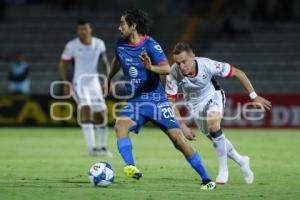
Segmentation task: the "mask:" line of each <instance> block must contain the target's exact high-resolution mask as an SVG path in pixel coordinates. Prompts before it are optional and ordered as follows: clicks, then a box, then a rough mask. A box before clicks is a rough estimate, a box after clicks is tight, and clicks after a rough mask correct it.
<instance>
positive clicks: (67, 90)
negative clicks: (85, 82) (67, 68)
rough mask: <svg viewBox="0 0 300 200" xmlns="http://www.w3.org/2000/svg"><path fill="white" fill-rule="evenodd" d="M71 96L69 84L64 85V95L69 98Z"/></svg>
mask: <svg viewBox="0 0 300 200" xmlns="http://www.w3.org/2000/svg"><path fill="white" fill-rule="evenodd" d="M70 94H71V85H70V84H66V83H65V84H64V95H65V96H69V95H70Z"/></svg>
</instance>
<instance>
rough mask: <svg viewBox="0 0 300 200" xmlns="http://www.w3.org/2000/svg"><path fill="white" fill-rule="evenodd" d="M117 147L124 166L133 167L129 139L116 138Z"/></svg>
mask: <svg viewBox="0 0 300 200" xmlns="http://www.w3.org/2000/svg"><path fill="white" fill-rule="evenodd" d="M117 146H118V149H119V153H120V154H121V156H122V158H123V160H124V162H125V163H126V165H134V160H133V155H132V143H131V140H130V138H129V137H125V138H118V139H117Z"/></svg>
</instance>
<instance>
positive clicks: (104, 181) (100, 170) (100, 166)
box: [89, 162, 115, 187]
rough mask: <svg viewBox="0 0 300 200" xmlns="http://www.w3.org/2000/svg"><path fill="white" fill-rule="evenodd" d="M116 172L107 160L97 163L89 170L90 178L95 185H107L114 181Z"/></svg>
mask: <svg viewBox="0 0 300 200" xmlns="http://www.w3.org/2000/svg"><path fill="white" fill-rule="evenodd" d="M114 178H115V173H114V170H113V169H112V167H111V165H110V164H108V163H106V162H99V163H95V164H94V165H93V166H92V167H91V168H90V171H89V179H90V181H91V183H92V184H93V185H94V186H100V187H107V186H109V185H111V184H112V183H113V182H114Z"/></svg>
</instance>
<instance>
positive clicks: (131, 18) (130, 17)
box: [122, 8, 152, 35]
mask: <svg viewBox="0 0 300 200" xmlns="http://www.w3.org/2000/svg"><path fill="white" fill-rule="evenodd" d="M122 16H124V17H125V20H126V22H127V24H128V25H129V26H131V25H132V24H134V23H135V24H136V30H137V32H138V33H141V34H143V35H145V34H148V33H149V30H150V24H151V23H152V20H151V19H150V17H149V15H148V14H147V13H146V12H145V11H143V10H140V9H136V8H134V9H129V10H126V11H125V12H124V13H123V14H122Z"/></svg>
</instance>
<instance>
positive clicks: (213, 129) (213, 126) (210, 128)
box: [207, 125, 220, 133]
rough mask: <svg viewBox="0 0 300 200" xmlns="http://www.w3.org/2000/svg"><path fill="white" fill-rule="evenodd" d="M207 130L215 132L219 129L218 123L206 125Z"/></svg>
mask: <svg viewBox="0 0 300 200" xmlns="http://www.w3.org/2000/svg"><path fill="white" fill-rule="evenodd" d="M207 129H208V132H210V133H212V132H216V131H218V130H219V129H220V126H218V125H211V126H208V127H207Z"/></svg>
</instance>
